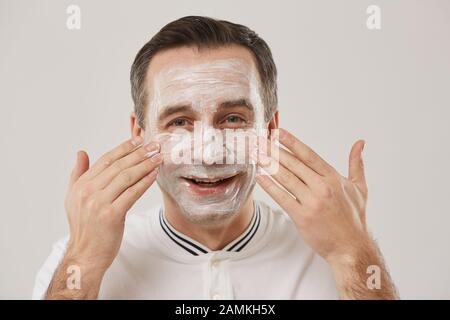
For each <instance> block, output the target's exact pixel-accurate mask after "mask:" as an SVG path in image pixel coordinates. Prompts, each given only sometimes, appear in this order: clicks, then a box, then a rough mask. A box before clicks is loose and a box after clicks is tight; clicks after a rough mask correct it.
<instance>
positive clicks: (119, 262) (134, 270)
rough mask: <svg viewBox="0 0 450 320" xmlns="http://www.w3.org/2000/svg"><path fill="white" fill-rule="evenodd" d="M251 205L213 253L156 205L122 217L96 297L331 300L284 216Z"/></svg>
mask: <svg viewBox="0 0 450 320" xmlns="http://www.w3.org/2000/svg"><path fill="white" fill-rule="evenodd" d="M254 204H255V206H254V207H255V210H254V214H253V218H252V221H251V223H250V225H249V226H248V228H247V229H246V230H245V231H244V232H243V233H242V235H241V236H239V237H238V238H237V239H235V240H234V241H232V242H231V243H229V244H228V245H227V246H226V247H225V248H224V249H222V250H217V251H212V250H209V249H208V248H207V247H205V246H203V245H202V244H200V243H199V242H197V241H195V240H193V239H191V238H189V237H187V236H186V235H184V234H182V233H180V232H178V231H176V230H175V229H174V228H173V227H172V226H171V225H170V224H169V222H168V221H167V220H166V219H165V216H164V211H163V208H162V206H160V207H157V208H153V209H151V210H149V211H145V212H142V213H140V214H134V213H133V214H131V215H128V216H127V220H126V224H125V234H124V238H123V242H122V246H121V248H120V250H119V254H118V255H117V257H116V259H115V260H114V262H113V264H112V265H111V267H110V268H109V269H108V271H107V272H106V274H105V276H104V278H103V281H102V285H101V288H100V293H99V299H337V298H338V293H337V290H336V286H335V282H334V278H333V275H332V272H331V269H330V268H329V266H328V264H327V263H326V262H325V261H324V260H323V259H322V258H321V257H320V256H319V255H317V254H315V253H314V252H313V251H312V249H311V248H310V247H309V246H308V245H307V244H306V243H305V242H304V241H303V239H302V237H301V236H300V234H299V232H298V230H297V228H296V227H295V225H294V223H293V222H292V221H291V220H290V218H289V217H288V216H287V215H286V214H285V213H283V212H281V211H277V210H273V209H271V208H270V207H269V206H267V205H266V204H264V203H262V202H258V201H255V203H254ZM67 240H68V237H66V238H65V239H62V240H60V241H58V242H57V243H55V245H54V246H53V250H52V252H51V254H50V256H49V257H48V258H47V260H46V261H45V263H44V265H43V266H42V268H41V269H40V270H39V272H38V274H37V276H36V282H35V286H34V290H33V299H42V298H43V297H44V295H45V292H46V290H47V287H48V284H49V283H50V280H51V278H52V276H53V273H54V271H55V269H56V268H57V266H58V264H59V261H60V260H61V259H62V257H63V256H64V251H65V248H66V244H67Z"/></svg>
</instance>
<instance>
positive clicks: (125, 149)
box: [83, 136, 143, 180]
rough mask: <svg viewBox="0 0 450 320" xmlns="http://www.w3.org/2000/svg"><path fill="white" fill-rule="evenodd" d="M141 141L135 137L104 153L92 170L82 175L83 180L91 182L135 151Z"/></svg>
mask: <svg viewBox="0 0 450 320" xmlns="http://www.w3.org/2000/svg"><path fill="white" fill-rule="evenodd" d="M142 141H143V139H142V137H140V136H137V137H135V138H133V139H129V140H127V141H125V142H123V143H122V144H120V145H119V146H117V147H115V148H114V149H112V150H111V151H109V152H107V153H105V154H104V155H103V156H101V157H100V158H99V159H98V160H97V161H96V162H95V163H94V165H93V166H92V168H91V169H90V170H89V171H88V172H86V174H84V175H83V180H91V179H93V178H94V177H96V176H97V175H98V174H99V173H100V172H102V171H103V170H105V169H106V168H108V167H109V166H110V165H111V164H113V163H114V162H115V161H116V160H118V159H120V158H122V157H124V156H126V155H127V154H129V153H130V152H132V151H133V150H135V149H136V148H137V147H138V146H139V145H140V144H141V143H142Z"/></svg>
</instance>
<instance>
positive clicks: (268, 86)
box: [130, 16, 278, 128]
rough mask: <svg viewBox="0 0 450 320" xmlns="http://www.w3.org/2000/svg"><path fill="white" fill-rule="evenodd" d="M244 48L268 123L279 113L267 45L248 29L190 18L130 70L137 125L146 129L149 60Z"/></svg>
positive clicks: (170, 27) (159, 37)
mask: <svg viewBox="0 0 450 320" xmlns="http://www.w3.org/2000/svg"><path fill="white" fill-rule="evenodd" d="M232 44H237V45H242V46H244V47H246V48H247V49H249V50H250V51H251V52H252V53H253V55H254V57H255V59H256V65H257V68H258V71H259V76H260V79H261V88H260V90H261V95H262V100H263V103H264V109H265V112H264V118H265V120H266V121H269V120H270V119H271V118H272V116H273V115H274V113H275V112H276V110H277V105H278V98H277V79H276V78H277V69H276V66H275V63H274V61H273V58H272V53H271V52H270V48H269V46H268V45H267V43H266V42H265V41H264V40H263V39H261V38H260V37H259V36H258V35H257V34H256V33H255V32H254V31H252V30H250V29H249V28H247V27H246V26H243V25H240V24H235V23H231V22H228V21H223V20H216V19H213V18H209V17H200V16H187V17H183V18H181V19H178V20H175V21H173V22H170V23H169V24H167V25H166V26H164V27H163V28H162V29H161V30H160V31H159V32H158V33H157V34H155V35H154V36H153V38H151V40H150V41H149V42H147V43H146V44H145V45H144V46H143V47H142V49H141V50H139V52H138V54H137V55H136V58H135V60H134V62H133V65H132V67H131V75H130V80H131V94H132V96H133V101H134V110H135V113H136V117H137V121H138V124H139V126H140V127H141V128H145V112H146V110H145V109H146V105H147V92H146V85H145V84H146V74H147V69H148V65H149V64H150V60H151V59H152V58H153V56H155V54H156V53H158V52H159V51H161V50H164V49H169V48H174V47H180V46H196V47H198V48H200V49H201V48H204V47H207V48H215V47H220V46H226V45H232Z"/></svg>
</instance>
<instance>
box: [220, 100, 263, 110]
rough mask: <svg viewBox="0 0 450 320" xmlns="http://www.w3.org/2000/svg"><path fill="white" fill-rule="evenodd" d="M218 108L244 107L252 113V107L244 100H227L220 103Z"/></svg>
mask: <svg viewBox="0 0 450 320" xmlns="http://www.w3.org/2000/svg"><path fill="white" fill-rule="evenodd" d="M219 106H220V108H233V107H246V108H247V109H249V110H250V111H253V110H254V108H253V105H252V104H251V103H250V101H248V100H247V99H245V98H242V99H236V100H228V101H224V102H221V103H220V105H219Z"/></svg>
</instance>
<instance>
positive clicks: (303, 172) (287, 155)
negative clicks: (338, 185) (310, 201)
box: [268, 142, 322, 188]
mask: <svg viewBox="0 0 450 320" xmlns="http://www.w3.org/2000/svg"><path fill="white" fill-rule="evenodd" d="M268 143H269V147H268V148H270V151H271V156H272V157H273V158H274V159H275V160H276V161H278V162H279V163H280V164H281V165H283V166H285V167H286V168H287V169H288V170H289V171H291V172H292V173H293V174H294V175H295V176H296V177H298V178H299V179H300V180H302V181H303V182H304V183H305V184H306V185H307V186H308V187H310V188H313V187H314V186H315V184H316V183H317V182H318V181H319V179H320V178H322V176H321V175H319V174H318V173H317V172H315V171H314V170H312V169H311V168H310V167H308V166H307V165H305V164H304V163H303V162H301V161H300V160H299V159H298V158H297V157H295V155H294V154H293V153H291V152H290V151H289V150H286V149H284V148H283V147H280V146H277V145H275V144H274V143H273V142H268Z"/></svg>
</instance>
